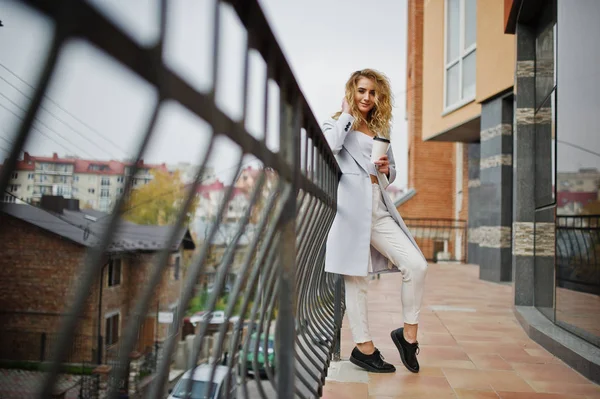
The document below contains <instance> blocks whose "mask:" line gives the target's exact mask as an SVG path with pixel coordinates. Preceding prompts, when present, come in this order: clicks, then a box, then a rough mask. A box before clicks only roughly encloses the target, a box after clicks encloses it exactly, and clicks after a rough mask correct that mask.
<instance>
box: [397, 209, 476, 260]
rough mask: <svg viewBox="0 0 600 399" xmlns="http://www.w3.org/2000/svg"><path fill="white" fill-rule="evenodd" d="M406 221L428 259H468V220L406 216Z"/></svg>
mask: <svg viewBox="0 0 600 399" xmlns="http://www.w3.org/2000/svg"><path fill="white" fill-rule="evenodd" d="M404 222H405V223H406V226H407V227H408V228H409V230H410V232H411V233H412V234H413V236H414V237H415V240H416V241H417V244H419V247H420V248H421V251H423V255H425V258H427V260H428V261H432V262H437V261H458V262H465V261H466V256H467V221H466V220H458V219H428V218H421V219H418V218H406V219H404Z"/></svg>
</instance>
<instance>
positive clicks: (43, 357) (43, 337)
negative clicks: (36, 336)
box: [40, 332, 46, 362]
mask: <svg viewBox="0 0 600 399" xmlns="http://www.w3.org/2000/svg"><path fill="white" fill-rule="evenodd" d="M44 360H46V333H45V332H43V333H42V335H41V336H40V361H42V362H43V361H44Z"/></svg>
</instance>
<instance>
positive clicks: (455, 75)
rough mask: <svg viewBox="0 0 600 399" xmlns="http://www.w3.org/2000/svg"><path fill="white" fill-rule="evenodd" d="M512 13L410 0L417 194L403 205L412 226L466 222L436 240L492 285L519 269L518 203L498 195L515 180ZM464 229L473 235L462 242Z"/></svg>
mask: <svg viewBox="0 0 600 399" xmlns="http://www.w3.org/2000/svg"><path fill="white" fill-rule="evenodd" d="M503 11H504V10H503V4H502V2H499V1H497V2H496V1H491V2H487V1H478V0H440V1H424V0H409V2H408V29H407V33H408V57H407V88H408V90H407V95H406V97H407V118H408V129H409V131H408V135H409V154H408V179H409V180H408V182H409V188H411V189H413V190H414V193H415V194H414V196H413V197H412V198H411V199H409V200H407V201H406V202H404V203H403V204H401V205H400V206H399V210H400V212H401V213H402V215H403V216H405V217H406V218H431V219H438V220H439V219H450V220H454V221H456V220H462V221H463V222H461V223H460V224H458V225H457V223H458V222H453V224H454V226H453V227H451V228H450V232H449V233H448V232H447V231H446V232H444V233H443V234H441V236H440V237H437V238H436V239H434V240H433V241H434V243H433V245H437V248H434V251H435V252H437V251H439V249H440V248H441V245H442V241H445V240H447V241H448V243H447V244H446V243H445V242H444V250H447V251H448V252H449V255H450V256H451V258H456V259H461V258H464V257H465V256H464V255H465V252H467V254H466V255H467V256H466V260H467V261H468V262H470V263H479V264H481V265H482V269H481V276H482V278H485V279H490V280H494V281H499V280H509V279H510V275H509V274H510V263H511V257H510V250H508V252H507V248H508V247H509V246H508V247H507V242H508V241H509V240H510V222H509V220H508V216H510V213H511V197H502V196H499V195H498V193H499V192H500V191H501V188H502V186H505V185H507V184H509V183H510V181H511V174H510V168H511V165H512V164H511V161H510V155H509V153H508V152H509V150H511V146H510V142H509V138H510V134H511V133H512V130H511V125H510V124H509V122H511V121H512V114H511V112H512V99H513V96H512V88H513V77H514V59H515V56H514V53H515V46H514V40H513V39H512V38H511V37H509V36H507V35H505V34H504V29H503V22H504V21H503V16H504V12H503ZM464 221H467V223H468V226H467V227H468V235H465V234H464V233H463V234H459V231H460V232H464V228H465V222H464ZM439 223H440V224H442V225H443V224H449V223H450V222H441V221H440V222H439ZM409 225H410V223H409ZM455 227H458V228H457V229H455ZM465 241H468V245H467V242H465ZM425 250H426V252H427V248H425ZM500 265H502V266H500Z"/></svg>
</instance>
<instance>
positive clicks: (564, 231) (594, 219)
mask: <svg viewBox="0 0 600 399" xmlns="http://www.w3.org/2000/svg"><path fill="white" fill-rule="evenodd" d="M556 284H557V285H558V286H559V287H563V288H568V289H572V290H576V291H581V292H587V293H592V294H596V295H600V215H578V216H557V217H556Z"/></svg>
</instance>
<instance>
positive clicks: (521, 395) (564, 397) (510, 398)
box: [498, 391, 587, 399]
mask: <svg viewBox="0 0 600 399" xmlns="http://www.w3.org/2000/svg"><path fill="white" fill-rule="evenodd" d="M498 396H499V397H500V399H587V398H586V397H585V396H584V395H569V394H562V393H539V392H502V391H501V392H498Z"/></svg>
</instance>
